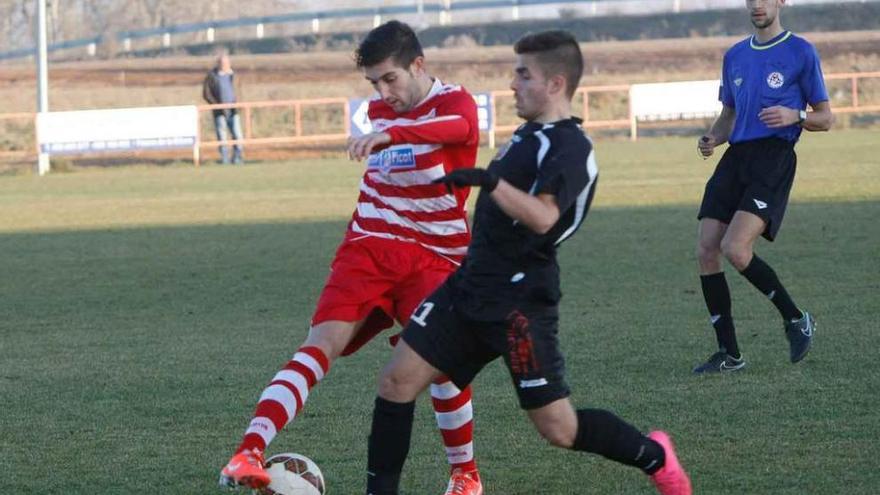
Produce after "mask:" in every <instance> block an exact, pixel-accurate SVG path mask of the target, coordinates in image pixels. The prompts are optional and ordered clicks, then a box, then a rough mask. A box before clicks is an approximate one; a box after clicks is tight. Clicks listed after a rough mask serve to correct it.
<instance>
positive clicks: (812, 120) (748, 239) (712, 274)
mask: <svg viewBox="0 0 880 495" xmlns="http://www.w3.org/2000/svg"><path fill="white" fill-rule="evenodd" d="M785 3H786V2H785V0H746V6H747V8H748V11H749V14H750V16H751V21H752V25H754V27H755V33H754V35H752V36H750V37H749V38H747V39H745V40H743V41H740V42H739V43H737V44H735V45H734V46H733V47H732V48H731V49H730V50H728V51H727V53H726V54H725V55H724V66H723V71H722V72H723V73H722V79H721V91H720V96H719V99H720V100H721V102H722V103H723V105H724V106H723V109H722V111H721V115H720V116H719V117H718V119H717V120H716V121H715V123H714V124H713V125H712V127H711V129H709V132H708V133H706V135H704V136H703V137H701V138H700V140H699V141H698V148H699V151H700V153H701V154H702V156H703V157H704V158H708V157H709V156H711V155H712V153H713V150H714V148H715V147H716V146H718V145H720V144H723V143H725V142H729V143H730V146H729V147H728V148H727V151H725V153H724V156H723V157H722V158H721V161H720V162H719V163H718V166H717V168H716V169H715V172H714V173H713V174H712V177H711V178H710V179H709V181H708V182H707V184H706V190H705V193H704V194H703V202H702V204H701V205H700V213H699V216H698V218H699V219H700V230H699V241H698V243H697V257H698V260H699V264H700V282H701V285H702V289H703V297H704V298H705V300H706V306H707V308H708V309H709V314H710V317H711V321H712V325H713V326H714V327H715V334H716V337H717V341H718V349H719V350H718V352H716V353H714V354H712V356H710V357H709V359H708V360H706V362H704V363H702V364H700V365H699V366H697V367H696V368H694V373H697V374H704V373H721V372H731V371H736V370H739V369H742V368H743V367H744V366H745V360H744V359H743V357H742V354H741V353H740V349H739V346H738V345H737V342H736V333H735V330H734V325H733V318H732V317H731V310H730V307H731V304H730V291H729V289H728V286H727V281H726V280H725V278H724V271H723V270H722V265H721V255H722V254H723V255H724V257H725V258H727V260H728V261H730V263H731V264H732V265H733V266H734V267H735V268H736V269H737V270H738V271H739V272H740V273H741V274H742V275H743V276H744V277H745V278H746V279H747V280H748V281H749V282H751V283H752V285H754V286H755V287H756V288H757V289H758V290H760V291H761V292H762V293H763V294H765V295H766V296H767V297H768V298H769V299H770V300H771V301H772V302H773V304H774V305H775V306H776V308H777V309H778V310H779V313H780V314H781V315H782V318H783V319H784V322H785V335H786V338H787V339H788V341H789V347H790V358H791V362H792V363H797V362H798V361H800V360H801V359H803V358H804V356H805V355H806V354H807V352H808V351H809V350H810V344H811V341H812V337H813V331H814V329H815V321H814V320H813V317H812V316H811V315H810V314H809V313H807V312H805V311H801V310H800V309H799V308H798V306H797V305H796V304H795V303H794V301H792V298H791V296H789V294H788V292H787V291H786V290H785V287H783V285H782V283H781V282H780V281H779V278H778V277H777V276H776V273H775V272H774V271H773V269H772V268H770V266H769V265H768V264H767V263H766V262H764V261H763V260H762V259H761V258H759V257H758V256H756V255H755V254H754V251H753V246H754V243H755V241H756V240H757V239H758V237H760V236H764V237H765V238H767V239H768V240H770V241H772V240H773V239H774V238H775V237H776V234H777V232H778V231H779V227H780V225H781V224H782V217H783V215H784V213H785V207H786V204H787V203H788V195H789V191H790V190H791V185H792V182H793V181H794V174H795V166H796V163H797V157H796V156H795V152H794V145H795V143H796V142H797V140H798V138H799V137H800V134H801V131H802V130H803V129H806V130H808V131H827V130H828V129H830V128H831V124H832V123H833V122H834V116H833V115H832V113H831V106H830V104H829V102H828V92H827V91H826V89H825V82H824V81H823V77H822V68H821V66H820V62H819V55H818V53H817V52H816V49H815V48H814V47H813V45H811V44H810V43H809V42H807V41H806V40H804V39H803V38H800V37H798V36H795V35H794V34H792V33H791V32H790V31H786V30H784V29H783V28H782V24H781V22H780V20H779V15H780V11H781V10H782V8H783V7H784V6H785ZM807 104H809V106H810V107H811V108H812V111H811V112H808V111H807V110H806V108H807Z"/></svg>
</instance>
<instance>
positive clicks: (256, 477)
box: [220, 449, 272, 489]
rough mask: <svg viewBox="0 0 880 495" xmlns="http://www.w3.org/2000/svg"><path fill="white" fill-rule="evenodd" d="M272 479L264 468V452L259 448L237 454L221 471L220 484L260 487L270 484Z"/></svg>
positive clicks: (224, 485) (223, 485)
mask: <svg viewBox="0 0 880 495" xmlns="http://www.w3.org/2000/svg"><path fill="white" fill-rule="evenodd" d="M270 481H272V480H271V478H270V477H269V473H267V472H266V470H265V469H264V468H263V453H262V452H260V451H259V450H258V449H254V450H243V451H241V452H239V453H238V454H235V455H234V456H232V459H229V462H228V463H226V466H225V467H224V468H223V470H222V471H220V486H221V487H224V488H235V487H238V486H247V487H249V488H255V489H260V488H265V487H267V486H269V482H270Z"/></svg>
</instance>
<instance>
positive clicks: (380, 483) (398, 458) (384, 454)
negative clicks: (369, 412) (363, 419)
mask: <svg viewBox="0 0 880 495" xmlns="http://www.w3.org/2000/svg"><path fill="white" fill-rule="evenodd" d="M415 404H416V403H415V402H407V403H405V404H401V403H399V402H391V401H388V400H385V399H383V398H381V397H376V406H375V408H374V409H373V428H372V430H371V431H370V439H369V447H368V451H367V495H397V490H398V486H399V485H400V472H401V471H403V463H404V462H406V456H407V454H408V453H409V440H410V436H411V434H412V425H413V411H415Z"/></svg>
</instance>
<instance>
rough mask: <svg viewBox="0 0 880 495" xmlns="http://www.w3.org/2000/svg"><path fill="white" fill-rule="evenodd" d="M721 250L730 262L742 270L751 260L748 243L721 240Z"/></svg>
mask: <svg viewBox="0 0 880 495" xmlns="http://www.w3.org/2000/svg"><path fill="white" fill-rule="evenodd" d="M721 251H722V252H723V253H724V257H725V258H727V260H728V261H730V264H731V265H733V266H734V267H736V269H737V270H739V271H742V270H745V268H746V267H747V266H748V265H749V261H751V260H752V250H751V248H750V247H749V246H748V245H745V244H742V243H736V242H722V243H721Z"/></svg>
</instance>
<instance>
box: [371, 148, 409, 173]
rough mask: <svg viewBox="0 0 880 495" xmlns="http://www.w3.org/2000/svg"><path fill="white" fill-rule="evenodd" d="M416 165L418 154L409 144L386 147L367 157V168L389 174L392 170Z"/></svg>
mask: <svg viewBox="0 0 880 495" xmlns="http://www.w3.org/2000/svg"><path fill="white" fill-rule="evenodd" d="M415 167H416V154H415V153H414V152H413V149H412V148H411V147H409V146H405V147H400V148H397V147H392V148H385V149H384V150H382V151H379V152H378V153H373V154H372V155H370V158H369V159H367V168H368V169H372V170H378V171H380V172H382V173H383V174H387V173H389V172H391V171H392V170H405V169H410V168H415Z"/></svg>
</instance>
